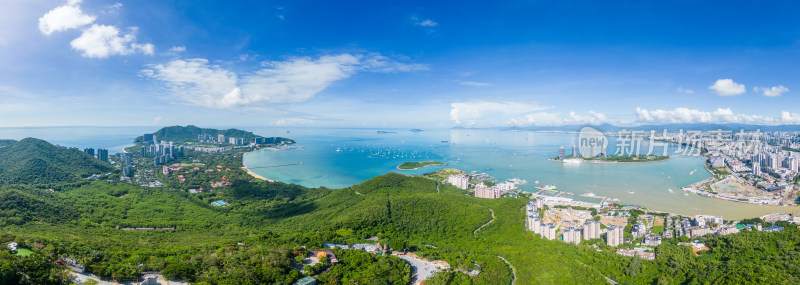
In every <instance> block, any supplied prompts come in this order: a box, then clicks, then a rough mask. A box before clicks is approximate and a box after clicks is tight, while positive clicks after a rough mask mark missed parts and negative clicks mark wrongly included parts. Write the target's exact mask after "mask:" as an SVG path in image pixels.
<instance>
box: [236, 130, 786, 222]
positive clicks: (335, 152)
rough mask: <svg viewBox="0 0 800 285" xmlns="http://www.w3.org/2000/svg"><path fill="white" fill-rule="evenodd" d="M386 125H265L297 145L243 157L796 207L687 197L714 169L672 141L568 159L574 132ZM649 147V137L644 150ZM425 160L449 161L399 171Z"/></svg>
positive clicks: (258, 162)
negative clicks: (597, 158)
mask: <svg viewBox="0 0 800 285" xmlns="http://www.w3.org/2000/svg"><path fill="white" fill-rule="evenodd" d="M287 131H289V133H286V132H287ZM383 131H387V132H389V133H378V130H376V129H281V130H277V129H263V130H259V131H257V132H256V133H258V134H262V135H281V136H286V137H290V138H292V139H295V140H296V141H297V144H296V145H295V146H293V148H292V149H289V150H282V151H274V150H261V151H257V152H253V153H249V154H247V155H246V156H245V158H244V163H245V165H246V166H247V167H248V168H251V170H253V171H254V172H255V173H257V174H259V175H262V176H264V177H266V178H269V179H273V180H277V181H282V182H286V183H295V184H299V185H303V186H307V187H320V186H325V187H328V188H342V187H347V186H350V185H353V184H357V183H360V182H363V181H365V180H367V179H370V178H372V177H375V176H377V175H382V174H385V173H389V172H398V173H403V174H421V173H425V172H431V171H435V170H438V169H441V168H457V169H461V170H464V171H477V172H478V173H481V172H484V173H487V174H489V175H491V176H493V177H494V178H495V179H496V180H498V181H503V180H506V179H510V178H520V179H525V180H527V181H528V184H527V185H523V186H522V187H521V189H522V190H525V191H536V190H534V187H535V186H537V185H538V184H553V185H556V186H558V188H559V189H560V190H564V191H567V192H570V193H574V194H575V195H574V196H569V197H570V198H574V199H576V200H582V201H588V202H597V201H598V200H596V199H591V198H585V197H580V196H579V195H580V194H582V193H594V194H596V195H599V196H608V197H611V198H618V199H620V203H623V204H636V205H641V206H644V207H647V208H651V209H655V210H661V211H669V212H673V213H679V214H685V215H695V214H713V215H722V216H725V217H726V218H728V219H738V218H744V217H753V216H760V215H764V214H767V213H771V212H772V211H792V210H794V209H796V208H790V209H783V208H781V207H769V206H758V205H750V204H743V203H734V202H728V201H723V200H718V199H713V198H706V197H701V196H698V195H695V194H689V195H688V196H687V195H684V192H683V191H682V190H680V188H681V187H683V186H686V185H689V184H692V183H695V182H697V181H701V180H703V179H706V178H708V177H710V174H709V173H708V172H707V171H706V170H705V169H704V167H703V161H704V158H703V157H701V156H680V155H675V154H674V153H675V151H676V146H675V145H670V146H669V147H668V149H667V151H668V154H669V155H671V156H672V157H671V158H670V159H669V160H666V161H659V162H645V163H599V164H595V163H582V164H564V163H561V162H556V161H550V160H548V158H549V157H553V156H557V155H558V149H559V147H560V146H562V145H563V146H567V153H568V154H569V153H571V146H572V145H574V144H575V140H576V137H577V134H572V133H563V132H533V131H505V130H473V129H469V130H467V129H447V130H426V131H421V132H412V131H409V130H407V129H402V130H401V129H397V130H394V129H384V130H383ZM609 141H610V142H609V147H608V151H609V152H610V153H611V152H612V151H614V150H615V139H614V138H613V137H609ZM647 151H648V145H647V144H646V143H645V144H643V145H642V147H641V149H640V152H641V153H646V152H647ZM662 152H663V148H662V147H654V154H662ZM425 160H438V161H442V162H445V163H447V166H428V167H425V168H422V169H418V170H410V171H404V170H398V169H396V166H397V165H399V164H401V163H403V162H406V161H425ZM536 181H539V183H538V184H536V183H535V182H536Z"/></svg>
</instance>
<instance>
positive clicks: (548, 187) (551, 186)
mask: <svg viewBox="0 0 800 285" xmlns="http://www.w3.org/2000/svg"><path fill="white" fill-rule="evenodd" d="M536 189H540V190H554V191H558V188H557V187H556V186H555V185H539V187H536Z"/></svg>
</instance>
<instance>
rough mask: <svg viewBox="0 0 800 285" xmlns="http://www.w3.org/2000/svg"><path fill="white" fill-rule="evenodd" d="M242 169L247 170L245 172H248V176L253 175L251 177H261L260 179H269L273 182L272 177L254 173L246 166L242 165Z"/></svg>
mask: <svg viewBox="0 0 800 285" xmlns="http://www.w3.org/2000/svg"><path fill="white" fill-rule="evenodd" d="M242 169H244V171H247V174H250V176H253V177H255V178H257V179H261V180H265V181H269V182H275V181H274V180H272V179H268V178H266V177H264V176H261V175H258V174H256V173H255V172H253V171H251V170H250V169H248V168H247V166H243V167H242Z"/></svg>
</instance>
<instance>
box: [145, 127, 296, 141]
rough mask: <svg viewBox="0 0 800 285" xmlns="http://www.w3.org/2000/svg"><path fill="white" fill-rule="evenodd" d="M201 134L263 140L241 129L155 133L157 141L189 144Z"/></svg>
mask: <svg viewBox="0 0 800 285" xmlns="http://www.w3.org/2000/svg"><path fill="white" fill-rule="evenodd" d="M201 134H207V135H211V136H212V137H216V136H217V135H224V136H225V137H226V138H231V137H233V138H243V139H244V140H245V142H252V141H253V140H254V139H256V138H262V137H263V136H259V135H256V134H253V133H252V132H248V131H244V130H239V129H233V128H231V129H227V130H218V129H212V128H200V127H197V126H194V125H188V126H185V127H184V126H170V127H163V128H161V129H159V130H158V131H156V132H154V133H153V135H155V136H156V139H158V140H163V141H174V142H187V141H196V140H197V137H198V136H199V135H201ZM142 139H143V137H142V136H139V137H137V138H136V140H135V141H136V142H142ZM276 139H279V140H276V141H287V142H291V143H294V141H293V140H291V139H287V138H282V137H276Z"/></svg>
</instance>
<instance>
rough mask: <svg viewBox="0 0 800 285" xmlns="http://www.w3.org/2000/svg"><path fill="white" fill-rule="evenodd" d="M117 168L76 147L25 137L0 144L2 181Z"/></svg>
mask: <svg viewBox="0 0 800 285" xmlns="http://www.w3.org/2000/svg"><path fill="white" fill-rule="evenodd" d="M112 169H114V168H113V167H112V166H111V165H110V164H108V163H106V162H102V161H100V160H97V159H95V158H93V157H92V156H90V155H88V154H86V153H84V152H83V151H80V150H78V149H75V148H64V147H59V146H55V145H52V144H50V143H48V142H46V141H43V140H40V139H34V138H26V139H23V140H20V141H18V142H15V143H13V144H9V145H7V146H5V147H0V184H44V183H56V182H71V181H75V180H76V179H78V178H79V177H80V176H88V175H91V174H101V173H105V172H108V171H111V170H112Z"/></svg>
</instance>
